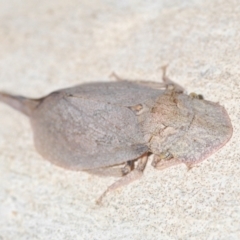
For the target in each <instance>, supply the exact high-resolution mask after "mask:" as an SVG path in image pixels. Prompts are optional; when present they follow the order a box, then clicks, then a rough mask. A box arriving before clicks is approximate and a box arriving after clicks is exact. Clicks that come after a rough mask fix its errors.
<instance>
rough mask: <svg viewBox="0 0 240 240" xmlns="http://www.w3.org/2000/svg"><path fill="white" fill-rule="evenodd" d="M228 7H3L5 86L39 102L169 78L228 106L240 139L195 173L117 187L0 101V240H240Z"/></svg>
mask: <svg viewBox="0 0 240 240" xmlns="http://www.w3.org/2000/svg"><path fill="white" fill-rule="evenodd" d="M239 6H240V5H239V1H234V0H230V1H224V0H212V1H207V0H191V1H189V0H170V1H169V0H162V1H156V0H155V1H153V0H152V1H146V0H142V1H141V0H133V1H127V0H124V1H110V0H102V1H97V0H92V1H87V0H81V1H77V0H51V1H47V0H42V1H36V0H22V1H19V0H8V1H4V0H1V1H0V89H1V90H4V91H8V92H11V93H19V94H23V95H27V96H31V97H39V96H42V95H44V94H47V93H49V92H50V91H52V90H55V89H58V88H62V87H66V86H71V85H74V84H78V83H81V82H90V81H97V80H105V81H107V80H108V79H109V78H108V76H109V75H110V74H111V72H112V71H115V72H117V73H118V74H119V75H120V76H122V77H124V78H128V79H146V80H154V81H159V80H160V78H161V71H160V66H162V65H163V64H166V63H169V64H170V66H169V76H170V77H171V78H172V79H173V80H174V81H176V82H177V83H179V84H181V85H182V86H184V87H185V88H186V90H187V91H188V92H197V93H201V94H203V95H204V96H205V98H206V99H208V100H211V101H215V102H220V103H221V104H222V105H224V106H225V107H226V109H227V111H228V112H229V115H230V117H231V119H232V123H233V126H234V134H233V137H232V139H231V141H230V142H229V143H228V144H227V145H226V146H225V147H224V148H222V149H221V150H220V151H218V152H217V153H216V154H214V155H213V156H211V157H210V158H208V160H206V161H204V162H203V163H201V164H199V166H197V167H195V168H193V169H192V170H191V171H187V169H186V167H185V166H181V165H179V166H176V167H173V168H171V169H166V170H164V171H157V170H154V169H153V168H152V167H151V166H148V167H147V169H146V171H145V174H144V177H143V178H142V179H141V180H140V181H137V182H135V183H133V184H131V185H128V186H127V187H125V188H123V189H121V190H119V191H116V192H113V193H111V194H109V195H108V196H107V197H106V198H105V201H104V205H103V206H102V207H98V206H96V205H95V203H94V202H95V199H96V198H97V197H98V196H99V195H100V194H101V193H102V192H103V191H104V190H105V189H106V187H107V186H108V185H109V184H110V183H111V182H114V181H115V180H116V179H114V178H99V177H97V176H92V175H89V174H87V173H82V172H71V171H66V170H64V169H61V168H58V167H56V166H53V165H51V164H50V163H48V162H47V161H44V160H43V159H42V157H41V156H39V155H38V154H37V153H36V151H35V150H34V146H33V141H32V135H31V129H30V125H29V122H28V119H27V118H26V117H25V116H23V115H20V114H19V113H18V112H15V111H14V110H12V109H10V108H9V107H7V106H5V105H3V104H0V153H1V154H0V239H1V240H12V239H18V240H22V239H31V240H35V239H44V240H45V239H57V240H63V239H98V240H99V239H100V240H101V239H104V240H105V239H109V240H110V239H134V240H135V239H136V240H138V239H151V240H154V239H201V240H202V239H209V240H210V239H218V240H219V239H240V180H239V179H240V150H239V144H240V139H239V138H240V125H239V120H240V107H239V106H240V80H239V77H240V68H239V62H240V54H239V53H240V24H239V22H240V15H239V11H240V7H239Z"/></svg>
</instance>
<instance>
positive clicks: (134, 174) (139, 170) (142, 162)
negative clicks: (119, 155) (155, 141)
mask: <svg viewBox="0 0 240 240" xmlns="http://www.w3.org/2000/svg"><path fill="white" fill-rule="evenodd" d="M147 160H148V154H145V155H144V156H142V157H141V158H140V159H139V161H138V164H137V167H136V168H135V169H134V170H133V171H131V172H130V173H128V174H127V175H125V176H123V177H122V178H120V179H119V180H118V181H116V182H115V183H113V184H112V185H110V186H109V187H108V188H107V190H106V191H105V192H104V193H103V194H102V195H101V196H100V197H99V198H98V200H97V201H96V203H97V204H101V202H102V199H103V198H104V197H105V196H106V194H107V193H108V192H111V191H114V190H116V189H117V188H119V187H122V186H125V185H127V184H129V183H131V182H133V181H135V180H137V179H139V178H140V177H141V176H142V175H143V170H144V168H145V166H146V164H147Z"/></svg>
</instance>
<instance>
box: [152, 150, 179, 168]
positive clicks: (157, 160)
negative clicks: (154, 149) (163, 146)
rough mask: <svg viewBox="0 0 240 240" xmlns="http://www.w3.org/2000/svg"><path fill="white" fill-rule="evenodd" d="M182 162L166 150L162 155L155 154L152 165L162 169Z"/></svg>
mask: <svg viewBox="0 0 240 240" xmlns="http://www.w3.org/2000/svg"><path fill="white" fill-rule="evenodd" d="M180 163H181V162H180V161H178V160H177V159H175V158H174V157H173V155H172V154H171V153H169V152H168V151H166V152H163V153H161V154H160V155H154V158H153V161H152V166H153V167H154V168H156V169H158V170H162V169H165V168H168V167H172V166H174V165H178V164H180Z"/></svg>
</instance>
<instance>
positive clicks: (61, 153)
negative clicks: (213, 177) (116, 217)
mask: <svg viewBox="0 0 240 240" xmlns="http://www.w3.org/2000/svg"><path fill="white" fill-rule="evenodd" d="M0 101H3V102H5V103H7V104H9V105H10V106H12V107H13V108H15V109H17V110H19V111H20V112H22V113H24V114H25V115H27V116H28V117H29V119H30V122H31V125H32V129H33V135H34V142H35V146H36V149H37V151H38V152H39V153H40V154H41V155H42V156H43V157H44V158H45V159H47V160H49V161H50V162H52V163H54V164H56V165H58V166H61V167H64V168H66V169H70V170H75V171H79V170H81V171H87V172H89V173H93V174H98V175H114V176H123V177H122V178H120V179H119V180H118V181H116V182H115V183H114V184H112V185H111V186H109V187H108V189H107V190H106V191H105V192H104V194H103V195H102V196H101V197H100V198H99V199H98V203H100V202H101V200H102V198H103V196H105V194H106V193H107V192H109V191H112V190H114V189H116V188H118V187H120V186H123V185H126V184H128V183H130V182H132V181H134V180H135V179H138V178H139V177H141V175H142V173H143V170H144V168H145V165H146V163H147V160H148V157H149V155H150V154H153V155H154V157H153V161H152V166H153V167H155V168H157V169H164V168H166V167H170V166H173V165H176V164H180V163H185V164H186V165H187V166H188V167H191V166H193V165H195V164H197V163H199V162H201V161H202V160H204V159H205V158H206V157H208V156H209V155H211V154H212V153H214V152H215V151H216V150H218V149H219V148H221V147H222V146H223V145H225V144H226V143H227V141H228V140H229V139H230V138H231V136H232V125H231V121H230V119H229V117H228V114H227V112H226V110H225V109H224V107H222V106H220V105H219V104H218V103H213V102H210V101H206V100H204V99H203V98H202V97H201V95H197V94H194V93H193V94H189V95H187V94H185V93H184V89H183V88H182V87H181V86H179V85H177V84H175V83H174V82H172V81H171V80H170V79H169V78H168V77H167V76H166V67H163V82H162V83H153V82H144V81H135V82H132V81H125V80H119V81H115V82H105V83H104V82H96V83H89V84H82V85H78V86H75V87H71V88H67V89H62V90H59V91H56V92H53V93H51V94H49V95H47V96H46V97H43V98H40V99H29V98H25V97H22V96H14V95H10V94H7V93H3V92H1V93H0ZM135 163H136V166H134V164H135Z"/></svg>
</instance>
